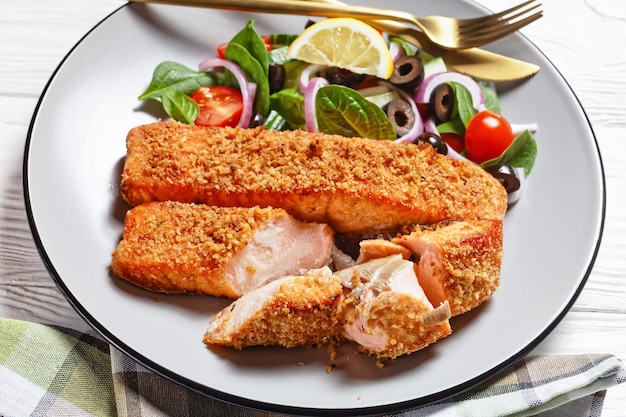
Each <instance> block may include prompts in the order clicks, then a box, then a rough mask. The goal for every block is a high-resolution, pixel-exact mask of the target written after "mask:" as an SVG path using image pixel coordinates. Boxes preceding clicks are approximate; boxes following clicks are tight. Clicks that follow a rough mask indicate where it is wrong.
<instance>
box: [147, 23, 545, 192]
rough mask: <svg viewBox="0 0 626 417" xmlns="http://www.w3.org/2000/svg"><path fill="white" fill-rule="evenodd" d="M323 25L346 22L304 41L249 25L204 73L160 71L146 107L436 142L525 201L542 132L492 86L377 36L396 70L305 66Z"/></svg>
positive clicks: (175, 66)
mask: <svg viewBox="0 0 626 417" xmlns="http://www.w3.org/2000/svg"><path fill="white" fill-rule="evenodd" d="M336 20H340V19H336ZM344 20H346V19H344ZM357 22H358V21H357ZM318 24H324V25H326V26H332V25H336V24H340V23H338V22H333V19H325V20H323V21H322V22H319V23H311V25H310V26H309V27H307V28H306V29H305V30H304V32H303V33H302V34H268V35H266V34H263V35H261V34H259V33H257V31H256V30H255V28H254V20H253V19H250V20H249V21H248V22H247V24H246V25H245V27H244V28H243V29H242V30H241V31H240V32H239V33H237V34H236V35H235V36H234V37H233V38H232V39H231V40H230V41H228V42H224V43H223V44H220V45H219V46H218V47H217V50H216V54H215V56H213V57H209V58H208V59H206V60H205V61H203V62H201V63H200V64H199V66H198V69H192V68H189V67H187V66H186V65H184V64H181V63H177V62H172V61H166V62H162V63H161V64H159V65H158V66H157V67H156V69H155V70H154V73H153V76H152V80H151V82H150V84H149V86H148V87H147V89H146V90H145V91H144V92H143V93H142V94H141V95H140V96H139V99H140V100H158V101H159V102H161V104H162V106H163V109H164V110H165V112H166V113H167V114H168V115H169V116H170V117H171V118H173V119H175V120H177V121H180V122H183V123H189V124H197V125H202V126H239V127H242V128H248V127H256V126H264V127H265V128H266V129H272V130H286V129H302V130H307V131H310V132H323V133H328V134H339V135H342V136H348V137H365V138H370V139H377V140H390V141H397V142H410V143H423V142H425V143H429V144H431V145H432V146H433V147H435V149H437V151H438V152H439V153H441V154H444V155H448V156H449V157H451V158H457V159H464V160H469V161H471V162H472V163H475V164H478V165H480V166H481V167H483V168H484V169H485V170H487V171H488V172H490V173H491V174H492V175H494V176H495V177H496V178H498V179H499V180H500V181H501V183H502V184H503V185H504V187H505V188H506V189H507V192H508V194H509V204H512V203H514V202H515V201H517V200H518V199H519V197H520V196H521V191H522V185H523V181H524V179H525V178H526V177H527V176H528V175H529V174H530V172H531V170H532V168H533V165H534V162H535V158H536V154H537V145H536V141H535V138H534V133H535V132H536V130H537V127H536V126H535V125H533V124H530V125H526V124H512V123H510V122H509V121H508V120H507V119H506V118H505V117H504V116H503V115H502V114H501V107H500V101H499V98H498V93H497V90H496V87H495V85H494V84H493V83H488V82H482V81H477V80H474V79H472V78H471V77H469V76H467V75H464V74H461V73H458V72H454V71H450V70H448V68H447V67H446V64H445V62H444V61H443V60H442V59H441V58H439V57H433V56H430V55H428V54H427V53H425V52H424V51H422V50H420V49H418V48H416V47H415V46H413V45H411V44H409V43H407V42H405V41H403V40H402V39H399V38H395V37H393V36H387V35H385V34H380V33H378V34H375V35H373V36H372V38H373V39H374V40H375V41H376V42H379V40H378V39H376V38H377V37H378V36H380V37H381V40H380V41H381V42H384V44H382V45H383V46H382V47H381V46H380V44H377V46H376V48H378V49H383V51H381V54H383V55H385V54H388V58H386V59H388V60H389V63H388V65H389V71H388V72H387V70H386V69H385V65H386V64H385V57H383V62H382V63H380V65H379V68H378V69H377V71H378V73H376V74H374V73H371V72H370V73H367V71H364V72H363V71H360V69H359V68H356V67H354V65H353V64H352V63H350V64H345V65H342V66H335V65H328V64H320V63H314V60H307V59H302V55H303V54H302V53H301V54H299V55H298V54H297V53H294V49H298V48H300V49H299V50H300V52H301V49H302V48H301V47H302V45H303V44H305V43H306V42H310V39H311V33H310V32H312V31H315V29H313V28H314V27H315V26H316V25H318ZM357 25H358V26H359V27H362V26H367V25H365V23H363V22H358V24H357ZM367 27H368V28H369V29H371V30H374V29H373V28H371V27H369V26H367ZM369 29H368V30H369ZM317 32H318V33H317V35H319V33H322V31H321V30H319V29H318V30H317ZM305 34H306V35H307V36H305ZM370 35H371V34H370ZM318 41H319V40H318ZM322 41H323V40H322ZM326 43H328V42H326ZM296 45H298V46H296ZM368 48H370V49H371V48H374V47H373V46H371V45H368ZM376 48H374V49H376ZM304 55H305V56H306V53H304ZM385 56H386V55H385ZM351 62H352V61H351ZM380 68H383V69H382V73H381V70H380Z"/></svg>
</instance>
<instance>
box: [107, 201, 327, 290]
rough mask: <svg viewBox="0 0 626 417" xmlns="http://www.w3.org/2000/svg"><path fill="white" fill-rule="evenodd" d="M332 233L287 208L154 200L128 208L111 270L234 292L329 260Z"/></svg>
mask: <svg viewBox="0 0 626 417" xmlns="http://www.w3.org/2000/svg"><path fill="white" fill-rule="evenodd" d="M333 246H334V239H333V231H332V230H331V229H330V228H329V227H328V226H327V225H324V224H313V223H305V222H301V221H298V220H296V219H294V218H293V217H291V216H290V215H288V214H287V213H286V212H285V211H284V210H282V209H274V208H259V207H251V208H223V207H213V206H207V205H202V204H189V203H179V202H155V203H148V204H142V205H139V206H137V207H134V208H132V209H131V210H129V211H128V213H127V214H126V219H125V222H124V233H123V236H122V240H121V241H120V242H119V244H118V246H117V248H116V249H115V251H114V252H113V255H112V262H111V268H112V270H113V272H114V273H115V274H117V275H118V276H120V277H121V278H124V279H125V280H127V281H129V282H131V283H133V284H135V285H138V286H140V287H143V288H145V289H148V290H152V291H158V292H163V293H199V294H208V295H215V296H223V297H229V298H237V297H239V296H241V295H243V294H245V293H247V292H249V291H252V290H254V289H255V288H258V287H260V286H261V285H263V284H265V283H266V282H268V281H271V280H273V279H277V278H281V277H283V276H285V275H293V274H300V273H302V272H304V271H307V270H309V269H315V268H321V267H323V266H326V265H328V264H329V262H330V256H331V251H332V249H333Z"/></svg>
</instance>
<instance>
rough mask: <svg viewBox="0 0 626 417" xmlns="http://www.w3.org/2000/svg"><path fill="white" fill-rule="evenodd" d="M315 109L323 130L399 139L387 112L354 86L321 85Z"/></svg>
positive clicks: (371, 137) (325, 131) (349, 134)
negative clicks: (353, 87) (352, 87)
mask: <svg viewBox="0 0 626 417" xmlns="http://www.w3.org/2000/svg"><path fill="white" fill-rule="evenodd" d="M315 110H316V112H315V113H316V116H317V124H318V129H319V130H320V131H321V132H324V133H330V134H339V135H342V136H348V137H352V136H360V137H364V138H370V139H384V140H394V139H396V138H397V135H396V132H395V130H394V128H393V125H392V124H391V122H390V121H389V119H388V118H387V115H386V114H385V112H383V110H382V109H381V108H380V107H378V106H377V105H375V104H373V103H371V102H369V101H368V100H367V99H366V98H365V97H363V96H362V95H361V94H359V93H358V92H356V91H355V90H353V89H351V88H348V87H345V86H342V85H328V86H325V87H322V88H320V89H319V90H318V92H317V96H316V99H315Z"/></svg>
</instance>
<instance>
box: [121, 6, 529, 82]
mask: <svg viewBox="0 0 626 417" xmlns="http://www.w3.org/2000/svg"><path fill="white" fill-rule="evenodd" d="M130 1H131V2H135V3H158V4H169V5H178V6H190V7H208V8H219V9H227V10H241V11H254V12H266V13H293V14H298V10H297V9H296V8H294V7H288V8H285V9H280V8H278V7H277V6H276V4H275V2H274V5H273V6H274V7H272V8H265V7H263V1H262V0H259V1H258V2H257V3H255V4H251V3H250V2H249V1H246V0H130ZM302 1H303V2H304V1H305V0H302ZM306 1H308V0H306ZM321 2H327V3H335V4H343V5H345V3H341V2H340V1H338V0H316V1H314V2H312V3H315V4H318V3H321ZM290 3H291V5H290V6H293V3H294V2H290ZM346 7H349V6H346ZM347 14H349V12H347ZM367 22H368V23H369V24H370V25H372V26H374V27H376V28H378V29H380V30H382V31H383V32H387V33H388V34H390V35H393V36H397V37H399V38H402V39H404V40H406V41H407V42H409V43H411V44H413V45H415V46H416V47H418V48H421V49H422V50H423V51H424V52H426V53H428V54H429V55H432V56H435V57H437V56H439V57H442V58H443V60H444V62H445V63H446V66H447V67H449V68H451V69H454V70H455V71H458V72H461V73H464V74H467V75H470V76H472V77H474V78H478V79H482V80H487V81H493V82H508V81H518V80H522V79H525V78H528V77H530V76H532V75H534V74H535V73H537V71H539V67H538V66H537V65H535V64H531V63H528V62H524V61H520V60H517V59H514V58H510V57H506V56H503V55H499V54H496V53H493V52H489V51H486V50H484V49H479V48H471V49H463V50H454V51H453V50H447V49H444V48H440V47H438V46H436V45H434V44H433V43H432V42H430V41H429V40H428V38H427V37H426V35H424V34H423V33H422V32H420V31H418V30H416V29H413V28H411V27H409V26H406V25H404V24H402V23H397V22H393V21H390V20H376V19H373V20H367Z"/></svg>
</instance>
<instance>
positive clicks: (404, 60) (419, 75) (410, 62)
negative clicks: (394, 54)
mask: <svg viewBox="0 0 626 417" xmlns="http://www.w3.org/2000/svg"><path fill="white" fill-rule="evenodd" d="M389 81H390V82H391V83H392V84H395V85H397V86H398V87H402V88H406V89H411V88H415V87H417V86H418V85H420V84H421V83H422V81H424V63H423V62H422V59H421V58H420V57H418V56H414V55H406V56H403V57H400V58H398V60H397V61H396V62H395V64H394V68H393V74H391V78H389Z"/></svg>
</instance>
